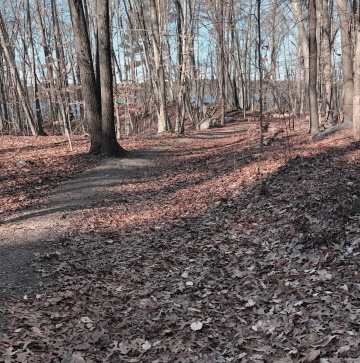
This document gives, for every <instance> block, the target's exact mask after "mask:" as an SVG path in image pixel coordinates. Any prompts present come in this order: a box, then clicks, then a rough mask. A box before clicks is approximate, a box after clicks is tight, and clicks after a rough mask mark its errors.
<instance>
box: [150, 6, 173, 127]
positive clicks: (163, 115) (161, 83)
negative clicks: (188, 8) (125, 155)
mask: <svg viewBox="0 0 360 363" xmlns="http://www.w3.org/2000/svg"><path fill="white" fill-rule="evenodd" d="M149 3H150V24H151V28H152V36H153V51H154V62H155V70H156V76H157V77H156V84H157V87H156V98H157V113H158V133H159V134H160V133H163V132H168V131H170V128H169V120H168V114H167V107H166V99H167V98H166V84H165V70H164V60H163V55H162V45H161V37H160V29H159V19H158V16H159V9H158V7H157V4H156V0H150V2H149Z"/></svg>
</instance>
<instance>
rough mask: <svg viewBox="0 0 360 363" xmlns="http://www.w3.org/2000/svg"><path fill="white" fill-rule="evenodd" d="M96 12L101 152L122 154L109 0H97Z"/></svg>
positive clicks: (114, 154) (110, 154)
mask: <svg viewBox="0 0 360 363" xmlns="http://www.w3.org/2000/svg"><path fill="white" fill-rule="evenodd" d="M96 12H97V25H98V29H97V30H98V31H97V34H98V44H97V45H98V55H99V67H98V68H99V71H100V75H99V76H100V77H99V78H100V89H101V96H100V97H101V121H102V152H103V153H104V154H105V155H107V156H122V155H124V154H125V150H124V149H123V148H122V147H121V146H120V145H119V144H118V142H117V140H116V133H115V117H114V90H113V75H112V65H111V36H110V13H109V0H97V9H96Z"/></svg>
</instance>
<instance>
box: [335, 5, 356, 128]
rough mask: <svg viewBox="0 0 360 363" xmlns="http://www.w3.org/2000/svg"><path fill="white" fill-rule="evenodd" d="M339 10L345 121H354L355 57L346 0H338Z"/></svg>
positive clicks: (342, 101)
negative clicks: (353, 55) (352, 49)
mask: <svg viewBox="0 0 360 363" xmlns="http://www.w3.org/2000/svg"><path fill="white" fill-rule="evenodd" d="M337 2H338V12H339V17H340V28H341V48H342V58H341V63H342V77H343V84H342V100H341V103H342V107H341V109H342V111H343V114H344V120H343V121H344V122H353V92H354V81H353V57H352V51H351V33H350V26H349V23H350V19H349V14H348V12H347V8H346V0H337Z"/></svg>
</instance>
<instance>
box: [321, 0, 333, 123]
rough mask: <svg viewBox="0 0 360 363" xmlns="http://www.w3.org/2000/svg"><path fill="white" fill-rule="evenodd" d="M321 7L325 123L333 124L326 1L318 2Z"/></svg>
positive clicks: (329, 34) (329, 41)
mask: <svg viewBox="0 0 360 363" xmlns="http://www.w3.org/2000/svg"><path fill="white" fill-rule="evenodd" d="M320 3H321V5H322V7H321V8H320V9H321V14H322V20H323V24H322V36H323V39H322V42H321V43H322V45H323V53H324V55H323V59H324V68H323V70H324V86H325V119H326V121H327V122H330V123H332V122H333V116H334V115H333V113H334V110H333V102H332V100H333V94H332V88H333V73H334V69H333V66H332V58H331V50H332V45H331V44H332V40H331V38H332V37H331V24H330V15H329V7H328V0H320Z"/></svg>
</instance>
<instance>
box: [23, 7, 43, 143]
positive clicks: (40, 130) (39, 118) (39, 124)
mask: <svg viewBox="0 0 360 363" xmlns="http://www.w3.org/2000/svg"><path fill="white" fill-rule="evenodd" d="M26 10H27V22H28V29H29V43H30V44H29V46H30V69H31V78H32V84H33V97H34V100H35V115H36V122H37V130H38V135H40V136H47V134H46V132H45V131H44V129H43V126H42V123H43V118H42V113H41V105H40V100H39V87H38V82H37V77H36V63H35V49H34V40H33V36H32V34H33V31H32V24H31V16H30V0H28V1H27V9H26Z"/></svg>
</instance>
